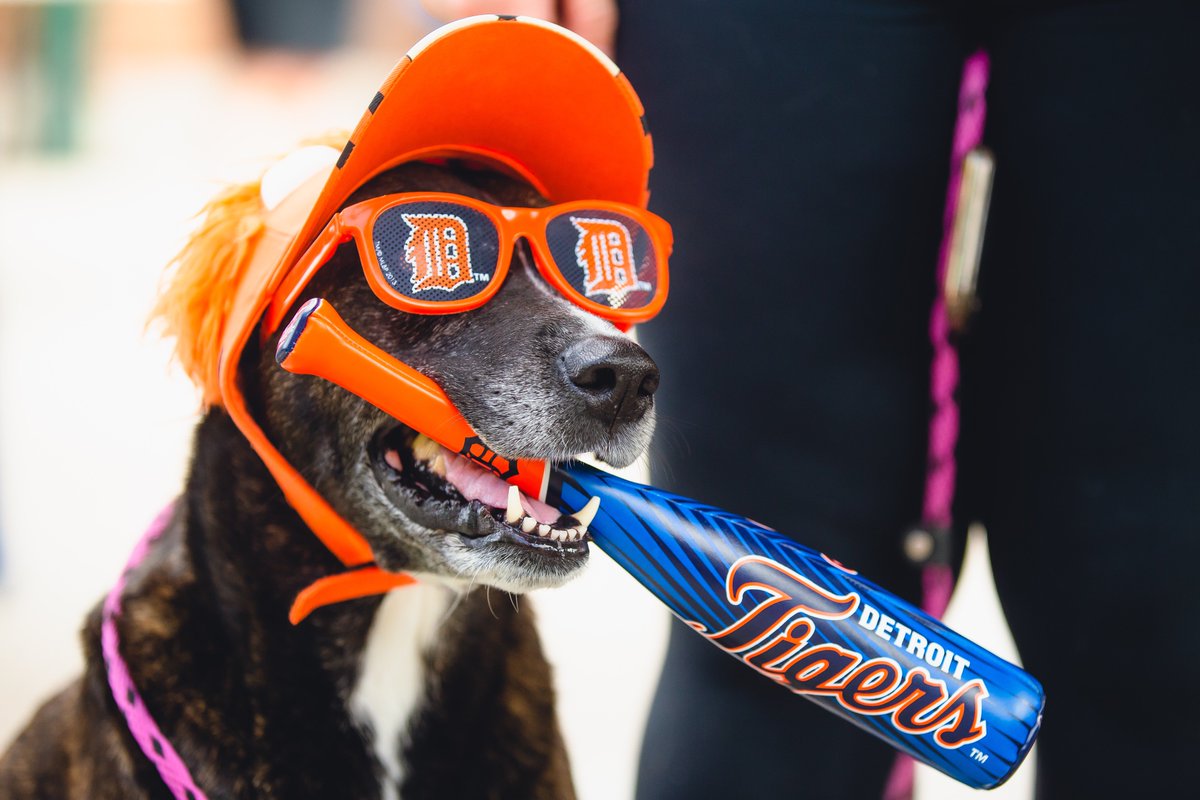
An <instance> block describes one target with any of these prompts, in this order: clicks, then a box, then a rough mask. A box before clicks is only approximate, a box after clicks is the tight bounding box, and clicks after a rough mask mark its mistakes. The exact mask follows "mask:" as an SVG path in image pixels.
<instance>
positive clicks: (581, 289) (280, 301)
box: [266, 192, 672, 331]
mask: <svg viewBox="0 0 1200 800" xmlns="http://www.w3.org/2000/svg"><path fill="white" fill-rule="evenodd" d="M350 240H354V242H355V244H356V245H357V246H358V254H359V258H360V260H361V261H362V265H363V271H364V272H365V273H366V277H367V283H369V284H370V286H371V289H372V290H373V291H374V292H375V294H376V295H377V296H378V297H379V299H380V300H382V301H383V302H385V303H387V304H388V305H390V306H392V307H393V308H396V309H398V310H400V311H406V312H409V313H413V314H455V313H460V312H463V311H470V310H472V309H476V308H479V307H480V306H482V305H483V304H484V303H486V302H488V301H489V300H491V299H492V297H494V296H495V294H496V292H498V291H500V286H501V285H502V284H503V283H504V278H505V276H506V275H507V274H508V269H509V266H510V264H511V263H512V258H513V250H514V246H515V245H516V243H517V242H518V241H520V240H524V241H526V242H528V243H529V247H530V249H531V250H532V251H533V256H534V262H535V263H536V265H537V269H538V272H539V273H541V275H542V277H543V278H544V279H545V280H546V282H547V283H549V284H550V285H551V286H553V287H554V288H555V289H556V290H557V291H558V292H560V293H561V294H562V295H563V296H564V297H566V298H567V299H568V300H570V301H571V302H573V303H575V304H576V305H578V306H579V307H580V308H583V309H585V310H586V311H590V312H591V313H593V314H595V315H596V316H598V317H602V318H604V319H607V320H610V321H612V322H614V323H616V324H618V325H619V326H622V327H627V326H629V325H633V324H635V323H638V322H645V321H646V320H648V319H650V318H651V317H653V316H654V315H655V314H657V313H658V311H659V309H661V308H662V305H663V303H664V302H665V301H666V299H667V258H668V256H669V255H670V253H671V245H672V236H671V226H670V225H668V224H667V222H666V221H665V220H663V219H662V218H661V217H659V216H657V215H655V214H652V213H650V212H649V211H647V210H646V209H644V208H638V207H637V206H632V205H627V204H625V203H615V202H609V201H605V200H580V201H575V202H571V203H562V204H559V205H553V206H547V207H544V208H508V207H503V206H496V205H492V204H490V203H485V202H483V201H480V200H476V199H474V198H470V197H464V196H462V195H457V194H446V193H434V192H421V193H405V194H391V195H384V196H382V197H375V198H372V199H370V200H365V201H363V202H361V203H356V204H354V205H352V206H349V207H347V208H345V209H343V210H342V211H341V212H339V213H338V214H336V215H334V217H333V219H332V220H330V222H329V224H328V225H327V226H326V227H325V229H324V230H323V231H322V232H321V233H320V235H318V236H317V238H316V240H314V241H313V243H312V245H310V246H309V248H308V250H307V251H305V253H304V255H302V256H301V257H300V259H299V260H298V261H297V262H296V264H295V266H293V267H292V269H291V270H290V271H289V272H288V274H287V276H286V277H285V278H284V280H283V282H282V284H281V285H280V287H279V290H278V291H276V292H275V295H274V298H273V300H272V304H271V308H270V309H269V311H268V313H267V316H266V327H267V330H268V331H273V330H275V329H276V328H277V327H278V326H279V324H280V322H282V318H283V315H284V314H286V313H287V310H288V309H289V308H290V307H291V305H292V304H293V303H294V302H295V301H296V299H297V298H298V297H299V296H300V293H301V292H302V291H303V289H304V287H305V285H307V284H308V282H309V280H311V279H312V277H313V276H314V275H315V274H316V273H317V271H318V270H319V269H320V268H321V267H322V266H324V265H325V263H326V262H327V261H329V259H330V258H332V257H333V254H334V253H335V252H336V251H337V248H338V247H339V246H340V245H342V244H344V243H345V242H348V241H350Z"/></svg>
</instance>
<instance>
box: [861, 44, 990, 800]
mask: <svg viewBox="0 0 1200 800" xmlns="http://www.w3.org/2000/svg"><path fill="white" fill-rule="evenodd" d="M989 67H990V63H989V61H988V55H987V53H986V52H985V51H983V50H980V51H978V52H976V53H974V54H972V55H971V56H970V57H969V58H968V59H967V61H966V63H965V64H964V65H963V76H962V83H961V84H960V86H959V90H958V119H957V121H956V122H955V125H954V144H953V148H952V150H951V156H950V182H949V184H948V185H947V186H946V210H945V213H944V215H943V217H942V245H941V249H940V250H939V251H938V263H937V287H938V291H937V295H936V297H935V299H934V301H933V309H932V310H931V312H930V315H929V340H930V342H931V343H932V344H933V363H932V365H931V366H930V380H929V396H930V400H931V401H932V405H933V413H932V415H931V417H930V420H929V450H928V453H927V461H926V471H925V503H924V507H923V510H922V514H921V516H922V524H923V525H924V526H925V529H926V530H928V531H931V532H933V531H938V530H942V531H948V530H949V529H950V525H951V522H952V521H953V520H952V508H953V505H954V482H955V477H956V475H957V471H958V465H957V463H956V461H955V459H954V450H955V447H956V446H957V444H958V403H957V402H956V401H955V399H954V393H955V392H956V391H957V390H958V350H957V349H955V347H954V343H953V342H952V341H951V340H950V319H949V317H948V316H947V314H946V296H945V293H944V291H943V288H942V287H943V286H944V284H945V281H946V264H947V261H948V259H949V256H950V238H951V236H952V234H953V231H954V215H955V212H956V211H957V210H958V189H959V185H960V184H961V182H962V165H963V161H964V159H965V158H966V156H967V153H969V152H970V151H971V150H972V149H974V148H976V147H978V146H979V143H980V142H981V141H982V140H983V123H984V121H985V119H986V118H987V103H986V100H985V93H986V91H987V84H988V73H989ZM921 584H922V601H921V606H922V608H924V610H925V611H928V612H929V613H930V614H932V615H933V616H935V617H941V616H942V614H944V613H946V606H948V605H949V604H950V594H951V592H952V591H953V590H954V571H953V569H952V568H951V566H950V564H949V563H946V562H945V561H933V562H931V563H929V564H927V565H926V566H925V568H924V570H923V571H922V574H921ZM912 791H913V760H912V759H911V758H910V757H908V756H906V755H898V756H897V758H896V763H895V766H894V767H893V768H892V773H891V775H890V776H889V777H888V782H887V786H886V788H885V789H884V793H883V796H884V799H885V800H909V799H910V798H911V797H912Z"/></svg>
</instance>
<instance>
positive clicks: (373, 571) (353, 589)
mask: <svg viewBox="0 0 1200 800" xmlns="http://www.w3.org/2000/svg"><path fill="white" fill-rule="evenodd" d="M416 582H417V579H416V578H414V577H413V576H412V575H409V574H408V573H406V572H399V573H397V572H386V571H384V570H382V569H380V568H379V567H377V566H374V565H371V566H367V567H361V568H359V569H354V570H350V571H349V572H340V573H338V574H336V575H329V576H327V577H324V578H319V579H318V580H316V581H314V582H313V583H312V584H310V585H309V586H307V587H306V588H304V589H303V590H301V592H300V593H299V594H298V595H296V599H295V600H294V601H292V609H291V611H290V612H288V621H289V622H291V623H292V624H293V625H298V624H300V622H301V621H302V620H303V619H304V618H305V617H307V616H308V615H309V614H311V613H312V612H314V611H316V610H317V609H318V608H321V607H323V606H330V605H333V604H335V603H341V602H344V601H346V600H356V599H358V598H360V597H371V596H373V595H377V594H385V593H387V592H390V591H391V590H392V589H398V588H400V587H401V586H408V585H409V584H412V583H416Z"/></svg>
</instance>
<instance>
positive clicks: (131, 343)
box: [0, 0, 1030, 800]
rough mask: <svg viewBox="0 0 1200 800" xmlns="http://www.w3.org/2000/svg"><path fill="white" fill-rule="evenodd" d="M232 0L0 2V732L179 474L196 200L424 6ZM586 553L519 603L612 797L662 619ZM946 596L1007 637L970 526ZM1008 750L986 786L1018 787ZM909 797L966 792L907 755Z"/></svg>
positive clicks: (407, 32)
mask: <svg viewBox="0 0 1200 800" xmlns="http://www.w3.org/2000/svg"><path fill="white" fill-rule="evenodd" d="M245 5H247V6H254V7H255V9H256V10H255V9H251V12H246V13H243V14H242V16H240V17H239V16H238V15H237V14H235V11H234V9H233V7H232V6H231V4H230V3H229V2H224V1H223V0H92V1H91V2H82V1H81V2H37V1H36V0H0V749H3V748H4V747H6V746H7V743H8V742H9V741H10V740H11V738H12V736H13V735H15V734H16V732H17V731H18V730H19V729H20V727H21V726H22V725H23V724H24V722H25V721H26V720H27V718H28V716H29V715H30V714H31V713H32V711H33V710H34V709H35V708H36V707H37V706H38V705H39V704H40V702H42V701H43V700H44V699H45V698H46V697H48V696H49V695H50V694H51V693H52V692H54V691H56V690H57V689H58V688H60V687H62V686H63V685H65V684H66V683H67V682H68V681H69V680H71V678H72V677H73V676H74V675H75V674H77V673H78V672H79V670H80V669H81V657H80V653H79V647H78V642H77V631H78V629H79V627H80V624H81V622H82V620H83V617H84V614H85V613H86V612H87V610H88V609H89V608H90V607H91V606H92V605H93V604H95V603H96V602H97V601H98V600H99V599H100V597H101V596H102V595H103V594H104V592H105V591H106V590H107V589H108V587H109V585H110V584H111V582H112V581H113V579H114V578H115V577H116V576H117V574H118V572H119V570H120V568H121V566H122V565H123V563H124V561H125V559H126V557H127V555H128V553H129V550H130V548H131V547H132V546H133V544H134V543H135V541H136V540H137V539H138V538H139V537H140V535H141V533H142V532H143V530H144V528H145V526H146V525H147V524H148V522H149V521H150V520H151V518H152V517H153V516H154V515H155V513H156V512H157V511H158V510H159V509H160V508H161V507H162V506H163V505H164V504H165V503H166V502H168V501H169V500H170V499H171V498H172V497H173V496H174V495H175V494H176V493H178V491H179V490H180V487H181V485H182V477H183V473H184V469H185V466H186V462H187V457H188V450H189V445H190V437H191V429H192V427H193V425H194V423H195V422H196V419H197V412H198V397H197V395H196V393H195V391H194V390H193V388H192V386H191V384H190V383H189V382H188V381H187V379H186V378H185V377H184V376H183V374H182V372H181V371H180V370H178V369H177V368H175V367H173V366H172V365H171V363H170V345H169V343H165V342H163V341H161V340H160V339H159V338H158V337H157V336H156V335H155V334H154V333H153V332H149V333H147V332H146V331H145V329H144V326H145V319H146V315H147V312H148V311H149V309H150V307H151V304H152V301H153V298H154V295H155V292H156V289H157V286H158V281H159V278H160V275H161V274H162V272H163V269H164V267H165V266H166V265H167V263H168V262H169V260H170V259H171V257H172V255H173V254H174V253H175V252H176V251H177V250H178V248H179V247H180V245H181V244H182V242H183V239H184V237H185V235H186V233H187V231H188V230H189V228H190V226H191V225H192V224H193V223H194V220H193V215H194V214H195V213H196V211H197V210H199V208H200V206H201V205H202V204H203V203H204V201H205V200H206V199H208V198H209V197H210V196H211V195H213V194H214V193H215V192H216V191H217V190H218V189H220V188H221V187H222V186H223V185H224V183H226V182H228V181H234V180H241V179H245V178H248V177H251V176H253V175H256V174H257V173H258V172H259V171H260V170H261V168H262V167H263V165H264V164H265V163H267V162H268V161H269V160H271V159H272V158H273V157H275V156H277V155H278V154H280V153H283V152H286V151H287V150H289V149H290V148H291V147H293V146H294V145H295V144H296V143H297V142H298V141H299V140H301V139H303V138H305V137H307V136H310V135H313V134H317V133H322V132H325V131H328V130H333V129H349V128H351V127H352V126H353V125H354V124H355V122H356V121H357V119H358V116H359V114H360V113H361V110H362V108H363V106H364V105H365V104H366V102H367V101H368V100H369V99H370V98H371V96H372V95H373V94H374V92H375V89H376V88H377V86H378V85H379V83H380V82H381V81H382V80H383V78H384V77H385V76H386V75H387V73H388V71H389V70H390V68H391V67H392V65H393V64H394V63H395V62H396V61H397V60H398V59H399V58H400V56H401V55H403V53H404V51H405V50H406V49H407V48H408V47H409V46H410V45H412V44H413V43H414V42H415V41H416V40H417V39H418V38H420V37H421V36H422V35H424V34H425V33H426V32H428V31H429V30H431V29H432V28H433V27H435V26H436V22H435V21H434V20H433V19H431V18H430V17H429V16H428V15H427V14H426V13H425V12H424V10H423V9H422V7H421V6H420V5H419V3H418V0H348V2H347V3H346V4H345V7H344V9H342V10H341V11H339V10H338V9H337V8H336V7H335V6H334V5H331V4H329V3H327V2H320V1H318V2H316V3H311V4H310V3H302V2H299V0H277V2H274V3H272V2H260V3H249V4H245ZM272 6H274V7H275V8H274V11H273V12H272V11H271V7H272ZM264 11H265V12H266V13H267V14H268V15H269V14H270V13H275V14H276V15H277V17H276V18H277V19H278V20H279V21H280V24H281V25H282V31H283V34H282V36H283V37H284V38H285V39H288V40H290V41H291V42H292V46H290V47H282V46H280V44H279V42H278V41H276V40H274V39H273V38H272V33H271V31H272V30H276V31H278V30H280V28H278V27H277V28H274V29H272V28H270V27H264V26H263V18H262V17H261V16H257V15H256V14H257V12H264ZM239 21H240V24H239ZM247 41H248V42H249V43H250V44H251V46H250V47H247V46H246V43H247ZM648 111H649V113H650V116H651V118H653V113H654V109H649V110H648ZM667 379H668V380H669V376H667ZM594 553H595V555H594V559H593V564H594V566H593V567H592V568H591V569H590V570H589V571H588V573H587V575H586V576H585V577H584V578H582V579H580V580H578V581H577V582H575V583H574V584H572V585H571V586H569V587H567V588H565V589H562V590H557V591H555V592H552V593H542V594H541V595H540V596H537V597H535V598H534V603H535V605H536V606H537V610H538V613H539V615H540V618H541V623H542V628H543V631H544V635H545V638H546V643H547V648H548V650H549V652H550V656H551V659H552V660H553V661H554V663H555V666H556V670H557V678H558V686H559V692H560V714H561V716H562V719H563V725H564V728H565V732H566V737H567V742H568V746H569V748H570V750H571V754H572V762H573V765H574V771H575V778H576V783H577V786H578V790H579V793H580V796H581V797H582V798H586V799H587V800H608V799H610V798H625V797H630V796H631V795H632V790H633V785H634V774H635V769H636V763H637V754H638V752H639V749H640V747H641V744H642V742H641V730H642V725H643V723H644V720H645V717H646V714H647V712H648V708H649V702H650V699H651V696H652V694H653V691H654V686H655V683H656V681H657V680H658V670H659V667H660V664H661V661H662V655H663V652H664V650H665V645H666V631H667V626H668V624H669V620H668V615H667V612H666V611H665V610H663V609H662V607H661V606H659V605H658V603H657V602H656V601H654V600H653V598H651V597H650V595H649V594H647V593H645V592H644V591H643V590H642V589H641V588H640V587H639V586H638V585H637V584H636V583H635V582H634V581H633V580H632V579H630V578H628V577H627V576H626V575H624V573H622V572H620V570H619V569H618V568H616V567H615V566H614V565H613V564H612V562H610V561H608V559H607V558H605V557H604V556H603V555H601V554H600V553H598V552H595V551H594ZM834 555H836V554H834ZM948 616H949V621H950V624H951V625H952V626H953V627H956V628H957V629H959V630H960V631H961V632H963V633H964V634H966V635H967V636H970V637H972V638H974V639H976V640H977V641H980V642H981V643H983V644H985V645H987V646H989V647H992V648H993V649H995V650H996V651H997V652H1000V653H1001V654H1003V655H1006V656H1007V657H1009V658H1015V651H1014V650H1013V647H1012V643H1011V640H1010V639H1009V637H1008V635H1007V630H1006V628H1005V627H1004V624H1003V619H1002V616H1001V614H1000V612H999V608H998V605H997V603H996V600H995V596H994V591H993V590H992V588H991V578H990V571H989V569H988V565H987V555H986V544H985V536H984V534H983V532H982V531H976V532H974V533H973V535H972V545H971V548H970V551H969V553H968V557H967V566H966V571H965V573H964V576H963V580H962V581H961V582H960V586H959V590H958V594H957V595H956V597H955V601H954V603H952V605H951V610H950V613H949V615H948ZM697 702H698V703H703V698H697ZM804 741H805V732H804V731H803V730H798V731H796V738H795V742H794V746H795V747H797V748H801V747H803V746H804ZM649 746H651V747H652V746H653V743H650V745H649ZM1022 772H1023V773H1024V774H1021V773H1019V774H1018V776H1017V777H1016V778H1015V779H1013V781H1011V782H1010V784H1009V785H1008V786H1006V787H1005V788H1004V789H1002V790H1000V791H999V792H996V793H994V796H1007V797H1028V796H1029V795H1030V781H1029V779H1028V778H1029V775H1030V770H1029V769H1028V764H1027V765H1026V767H1025V768H1024V769H1023V771H1022ZM918 795H919V796H920V797H923V798H926V800H928V799H929V798H952V797H959V796H961V797H967V796H975V795H974V793H971V792H970V791H969V790H966V789H964V788H962V787H958V786H957V785H956V784H954V783H953V782H952V781H949V780H948V779H944V778H942V777H941V776H938V775H936V774H933V773H931V772H929V771H924V770H923V771H921V772H920V774H919V776H918Z"/></svg>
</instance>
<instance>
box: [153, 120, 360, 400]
mask: <svg viewBox="0 0 1200 800" xmlns="http://www.w3.org/2000/svg"><path fill="white" fill-rule="evenodd" d="M345 141H346V134H345V133H344V132H339V133H330V134H327V135H325V136H320V137H315V138H313V139H310V140H308V141H306V142H303V143H302V144H304V145H313V144H323V145H329V146H331V147H335V148H340V147H341V146H342V144H343V143H344V142H345ZM265 171H266V170H264V173H265ZM261 180H262V177H261V175H260V176H259V177H258V178H255V179H254V180H252V181H247V182H246V183H240V184H234V185H231V186H228V187H226V188H225V190H224V191H222V192H221V193H220V194H218V195H217V196H216V197H214V198H213V199H212V200H210V201H209V202H208V203H207V204H206V205H205V206H204V208H203V209H201V211H200V213H199V214H198V215H197V216H198V217H199V218H200V224H199V225H198V226H197V227H196V229H195V230H194V231H193V232H192V233H191V235H190V236H189V237H188V240H187V243H186V244H185V245H184V246H183V249H182V250H180V251H179V253H178V255H176V256H175V258H174V259H172V261H171V264H170V265H169V267H168V273H167V275H166V276H165V278H164V281H163V284H162V287H161V289H160V291H159V296H158V300H157V302H156V303H155V305H154V308H153V310H152V311H151V312H150V324H151V325H161V326H162V332H163V335H164V336H166V337H173V338H174V339H175V357H176V358H177V359H178V360H179V363H180V365H181V366H182V367H183V369H184V372H186V373H187V375H188V377H189V378H191V379H192V382H193V383H195V384H196V386H198V387H199V388H200V390H201V393H202V397H203V403H204V406H205V407H206V408H208V407H212V406H219V405H221V390H220V387H219V385H218V381H217V361H218V357H219V355H220V348H221V339H222V336H223V334H224V331H225V324H226V321H227V319H228V317H229V314H230V311H231V309H232V307H233V300H234V297H235V296H236V294H237V289H238V284H239V283H240V282H241V280H242V278H243V276H244V274H245V269H246V265H247V264H248V263H249V262H250V258H251V257H252V256H253V254H254V249H255V247H256V246H257V245H258V242H259V240H260V238H261V237H262V233H263V220H264V217H265V214H266V209H265V208H264V206H263V202H262V197H261V194H260V192H261Z"/></svg>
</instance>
